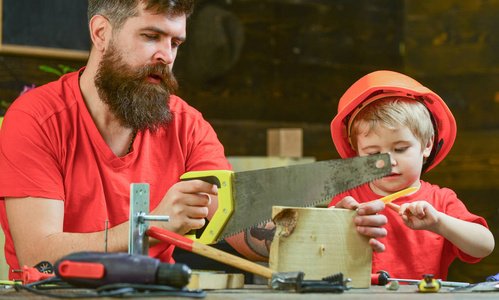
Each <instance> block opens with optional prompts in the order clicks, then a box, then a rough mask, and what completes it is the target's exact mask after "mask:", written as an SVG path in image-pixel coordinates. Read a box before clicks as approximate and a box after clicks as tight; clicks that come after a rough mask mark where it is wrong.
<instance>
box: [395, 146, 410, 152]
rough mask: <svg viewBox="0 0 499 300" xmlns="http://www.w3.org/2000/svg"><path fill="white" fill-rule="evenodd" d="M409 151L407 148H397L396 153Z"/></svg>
mask: <svg viewBox="0 0 499 300" xmlns="http://www.w3.org/2000/svg"><path fill="white" fill-rule="evenodd" d="M406 150H407V147H404V148H396V149H395V152H398V153H401V152H404V151H406Z"/></svg>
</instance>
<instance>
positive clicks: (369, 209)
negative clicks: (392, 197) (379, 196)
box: [358, 200, 385, 216]
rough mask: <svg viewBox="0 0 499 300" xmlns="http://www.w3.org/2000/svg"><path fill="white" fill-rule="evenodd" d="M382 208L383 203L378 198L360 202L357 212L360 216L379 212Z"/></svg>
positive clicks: (383, 207) (383, 206)
mask: <svg viewBox="0 0 499 300" xmlns="http://www.w3.org/2000/svg"><path fill="white" fill-rule="evenodd" d="M383 209H385V203H383V201H380V200H374V201H370V202H367V203H362V204H361V205H360V206H359V209H358V214H359V215H361V216H363V215H373V214H377V213H379V212H381V211H382V210H383Z"/></svg>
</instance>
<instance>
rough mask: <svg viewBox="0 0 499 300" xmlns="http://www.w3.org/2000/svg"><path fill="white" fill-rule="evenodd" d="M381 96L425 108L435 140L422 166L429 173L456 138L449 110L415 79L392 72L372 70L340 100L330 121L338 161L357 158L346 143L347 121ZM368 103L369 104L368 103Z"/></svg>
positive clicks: (435, 95) (447, 151) (347, 138)
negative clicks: (415, 102)
mask: <svg viewBox="0 0 499 300" xmlns="http://www.w3.org/2000/svg"><path fill="white" fill-rule="evenodd" d="M381 93H383V94H384V93H387V94H395V95H400V96H404V97H409V98H413V99H416V100H418V101H420V102H421V103H423V104H424V105H426V107H427V108H428V110H429V111H430V115H431V118H432V121H433V126H434V128H435V140H434V145H433V149H432V152H431V154H430V157H428V158H427V160H426V162H425V165H424V166H423V171H422V172H423V173H424V172H427V171H429V170H430V169H432V168H433V167H434V166H436V165H437V164H438V163H440V162H441V161H442V160H443V159H444V157H445V156H446V155H447V153H449V151H450V149H451V148H452V145H453V144H454V141H455V139H456V133H457V125H456V121H455V119H454V116H453V115H452V113H451V111H450V110H449V108H448V107H447V105H446V104H445V102H444V101H443V100H442V98H440V97H439V96H438V95H437V94H435V93H434V92H432V91H431V90H430V89H428V88H427V87H425V86H423V85H422V84H421V83H419V82H417V81H416V80H414V79H412V78H410V77H409V76H406V75H404V74H400V73H397V72H393V71H375V72H372V73H369V74H367V75H365V76H364V77H362V78H361V79H359V80H357V82H355V83H354V84H353V85H352V86H351V87H350V88H349V89H348V90H347V91H346V92H345V94H343V96H342V97H341V99H340V102H339V104H338V114H337V115H336V117H335V118H334V119H333V121H332V122H331V135H332V137H333V141H334V145H335V147H336V150H337V151H338V153H339V154H340V156H341V157H342V158H348V157H354V156H357V154H356V153H355V151H354V149H353V148H352V146H351V144H350V139H349V136H348V132H349V130H350V128H347V127H348V126H350V124H349V119H350V118H351V116H352V114H353V113H358V111H359V108H361V107H362V106H363V104H365V102H366V100H369V99H372V97H373V96H375V95H379V94H381ZM369 103H370V102H369Z"/></svg>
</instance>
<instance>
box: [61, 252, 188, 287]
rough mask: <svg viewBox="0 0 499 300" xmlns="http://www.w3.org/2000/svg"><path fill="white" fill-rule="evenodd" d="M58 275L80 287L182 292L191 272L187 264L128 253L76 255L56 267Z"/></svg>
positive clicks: (80, 253)
mask: <svg viewBox="0 0 499 300" xmlns="http://www.w3.org/2000/svg"><path fill="white" fill-rule="evenodd" d="M54 271H55V274H56V275H57V276H58V277H60V278H61V279H63V280H64V281H66V282H68V283H70V284H72V285H74V286H79V287H86V288H96V287H100V286H103V285H107V284H114V283H129V284H154V285H167V286H171V287H177V288H182V287H184V286H186V285H187V284H188V283H189V280H190V276H191V269H190V268H189V267H188V266H187V265H185V264H177V263H176V264H169V263H163V262H161V261H160V260H159V259H157V258H152V257H149V256H146V255H139V254H128V253H104V252H89V251H84V252H76V253H73V254H70V255H68V256H65V257H63V258H62V259H60V260H59V261H57V263H56V264H55V270H54Z"/></svg>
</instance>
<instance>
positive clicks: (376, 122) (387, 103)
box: [350, 96, 435, 152]
mask: <svg viewBox="0 0 499 300" xmlns="http://www.w3.org/2000/svg"><path fill="white" fill-rule="evenodd" d="M378 126H384V127H385V128H388V129H398V128H400V127H407V128H409V130H411V132H412V134H414V136H415V137H416V138H417V139H418V140H419V141H420V142H421V147H422V149H421V150H423V149H424V148H425V147H426V145H427V144H428V142H429V141H430V140H431V139H433V137H434V134H435V131H434V128H433V123H432V121H431V116H430V112H429V111H428V108H426V106H425V105H424V104H423V103H421V102H419V101H417V100H415V99H413V98H407V97H400V96H393V97H386V98H381V99H379V100H376V101H374V102H372V103H370V104H369V105H367V106H366V107H364V108H363V109H362V110H361V111H360V112H359V113H358V114H357V116H356V117H355V120H354V121H353V123H352V125H351V127H352V128H351V135H350V136H351V142H352V147H353V149H354V150H355V151H356V152H357V136H358V135H359V134H360V133H361V132H366V133H370V132H372V131H373V130H376V128H378Z"/></svg>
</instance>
